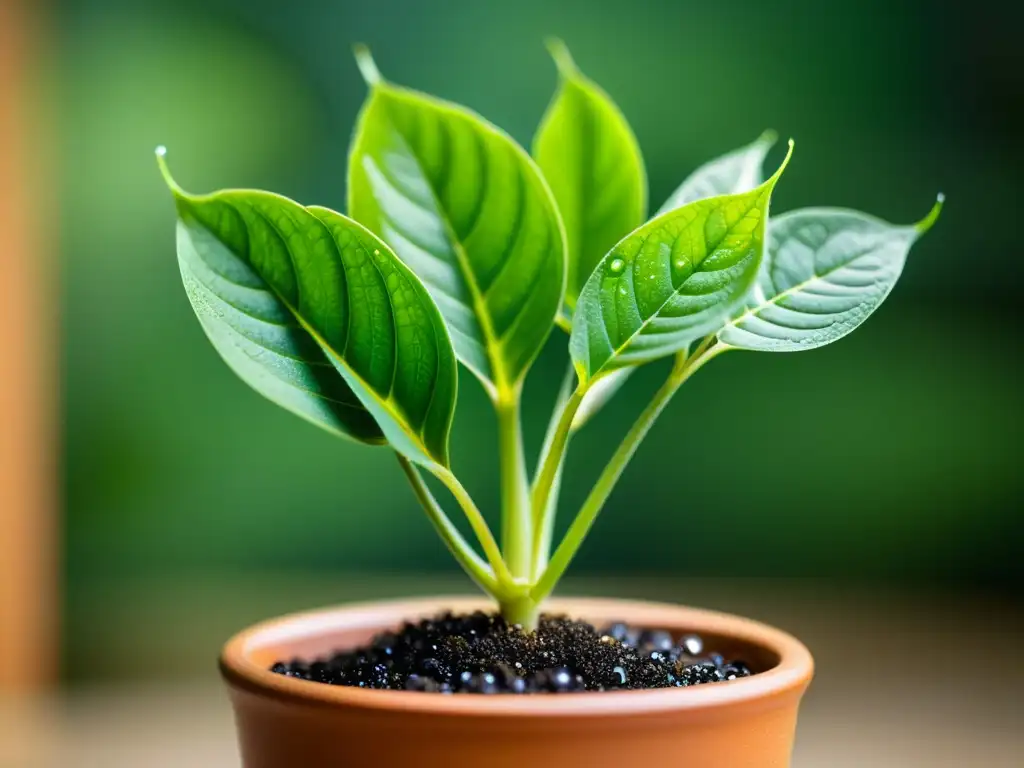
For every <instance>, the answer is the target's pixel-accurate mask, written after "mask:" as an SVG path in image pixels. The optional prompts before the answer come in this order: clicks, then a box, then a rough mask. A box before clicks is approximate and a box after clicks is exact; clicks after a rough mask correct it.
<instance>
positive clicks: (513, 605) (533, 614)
mask: <svg viewBox="0 0 1024 768" xmlns="http://www.w3.org/2000/svg"><path fill="white" fill-rule="evenodd" d="M498 605H499V607H500V609H501V615H502V618H504V619H505V621H506V622H508V623H509V624H518V625H519V626H521V627H522V628H523V629H524V630H526V631H527V632H532V631H533V630H535V629H536V628H537V619H539V618H540V603H539V602H537V601H536V600H533V599H531V598H530V595H529V593H524V594H521V595H517V596H514V597H509V598H507V599H505V600H501V601H499V603H498Z"/></svg>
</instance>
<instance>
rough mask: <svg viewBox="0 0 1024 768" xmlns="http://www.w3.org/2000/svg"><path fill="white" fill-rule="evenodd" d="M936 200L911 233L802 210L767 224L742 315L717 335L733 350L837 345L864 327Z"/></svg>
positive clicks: (837, 213)
mask: <svg viewBox="0 0 1024 768" xmlns="http://www.w3.org/2000/svg"><path fill="white" fill-rule="evenodd" d="M942 204H943V197H942V195H940V196H939V198H938V200H937V201H936V203H935V206H934V207H933V208H932V210H931V212H930V213H929V214H928V216H927V217H925V219H924V220H922V221H921V222H920V223H918V224H917V225H915V226H909V227H906V226H894V225H892V224H888V223H886V222H884V221H881V220H879V219H876V218H874V217H872V216H868V215H866V214H863V213H858V212H857V211H846V210H840V209H834V208H807V209H804V210H799V211H792V212H790V213H786V214H783V215H782V216H779V217H778V218H776V219H773V220H772V222H771V225H770V226H769V228H768V230H769V231H768V248H767V252H766V254H765V260H764V264H763V265H762V267H761V271H760V274H759V275H758V280H757V283H756V285H755V286H754V288H753V291H752V294H751V297H750V302H749V304H748V306H747V308H746V309H745V310H744V311H743V312H742V313H741V314H740V315H739V316H737V317H735V318H734V319H732V320H731V321H730V322H729V323H728V324H727V325H726V326H725V327H723V328H722V329H721V330H720V331H719V332H718V339H719V341H720V342H721V343H723V344H725V345H728V346H731V347H735V348H737V349H752V350H760V351H765V352H793V351H797V350H802V349H814V348H815V347H820V346H822V345H824V344H829V343H830V342H833V341H836V340H837V339H841V338H842V337H843V336H845V335H846V334H848V333H850V332H851V331H852V330H853V329H855V328H856V327H857V326H859V325H860V324H861V323H863V322H864V321H865V320H867V318H868V316H869V315H870V314H871V313H872V312H874V311H875V309H877V308H878V305H879V304H881V303H882V302H883V301H884V300H885V297H886V296H888V295H889V292H890V291H891V290H892V287H893V286H894V285H895V284H896V281H897V280H898V279H899V276H900V273H901V272H902V271H903V265H904V263H906V260H907V254H908V253H909V251H910V247H911V246H912V245H913V244H914V242H915V241H916V240H917V239H918V238H919V237H920V236H921V235H922V234H924V233H925V232H927V231H928V229H930V228H931V226H932V225H933V224H934V223H935V221H936V219H938V216H939V212H940V211H941V210H942Z"/></svg>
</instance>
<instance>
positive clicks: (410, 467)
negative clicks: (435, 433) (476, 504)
mask: <svg viewBox="0 0 1024 768" xmlns="http://www.w3.org/2000/svg"><path fill="white" fill-rule="evenodd" d="M395 456H397V457H398V463H399V465H401V467H402V471H403V472H405V476H406V477H407V478H409V483H410V484H411V485H412V489H413V492H414V493H415V494H416V498H417V499H418V500H419V502H420V504H421V505H422V507H423V509H424V510H425V511H426V513H427V517H428V518H429V519H430V522H431V523H433V525H434V529H435V530H436V531H437V533H438V535H439V536H440V537H441V539H442V541H444V543H445V545H446V546H447V547H448V551H449V552H451V553H452V555H453V556H454V557H455V560H456V561H457V562H458V563H459V565H461V566H462V568H463V570H465V571H466V573H468V574H469V577H470V578H471V579H473V581H475V582H476V583H477V584H478V585H479V586H480V588H481V589H483V590H484V592H486V593H487V594H489V595H494V594H495V593H496V592H497V591H499V587H498V582H497V581H496V580H495V578H494V572H493V571H492V570H491V568H490V566H489V565H487V563H485V562H484V561H483V560H482V559H481V558H480V556H479V555H477V553H476V552H474V551H473V548H472V547H471V546H470V545H469V543H468V542H467V541H466V540H465V539H464V538H463V537H462V534H461V533H459V530H458V529H457V528H456V527H455V526H454V525H453V524H452V521H451V520H449V519H448V516H447V515H446V514H445V512H444V510H443V509H442V508H441V505H440V504H438V503H437V499H435V498H434V495H433V494H432V493H431V492H430V489H429V488H428V487H427V484H426V483H425V482H423V477H422V476H421V475H420V473H419V470H418V469H417V468H416V467H415V465H414V464H413V463H412V462H411V461H409V460H408V459H407V458H405V457H404V456H403V455H402V454H400V453H397V452H396V453H395Z"/></svg>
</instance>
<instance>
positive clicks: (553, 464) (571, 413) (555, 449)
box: [531, 385, 587, 556]
mask: <svg viewBox="0 0 1024 768" xmlns="http://www.w3.org/2000/svg"><path fill="white" fill-rule="evenodd" d="M586 392H587V390H586V387H585V386H582V385H580V386H578V387H577V388H576V389H575V390H574V391H573V393H572V394H571V395H569V398H568V399H567V400H566V401H565V405H564V407H563V408H562V411H561V413H560V414H559V415H558V421H557V422H556V423H555V427H554V429H553V430H551V429H550V428H549V433H550V435H551V441H550V443H548V446H547V447H548V451H547V453H546V454H544V455H543V457H542V459H541V462H540V469H539V470H538V471H537V477H536V478H535V480H534V484H533V492H532V494H531V496H532V498H531V507H532V509H533V529H534V542H533V545H534V546H533V552H534V553H535V556H536V553H537V552H538V550H539V549H540V537H541V536H542V534H543V528H544V519H543V518H544V516H545V514H546V512H547V508H548V500H549V499H550V498H551V495H552V494H551V492H552V489H553V488H554V484H555V480H556V478H557V477H558V475H559V472H560V469H561V466H562V461H563V460H564V459H565V449H566V446H567V445H568V444H569V434H570V432H571V431H572V420H573V417H575V416H576V411H578V410H579V409H580V403H582V402H583V396H584V395H585V394H586Z"/></svg>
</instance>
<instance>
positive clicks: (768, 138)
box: [754, 128, 779, 149]
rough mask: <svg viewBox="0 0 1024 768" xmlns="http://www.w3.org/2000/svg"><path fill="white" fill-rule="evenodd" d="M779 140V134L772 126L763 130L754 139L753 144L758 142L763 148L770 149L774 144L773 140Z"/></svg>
mask: <svg viewBox="0 0 1024 768" xmlns="http://www.w3.org/2000/svg"><path fill="white" fill-rule="evenodd" d="M778 140H779V134H778V132H776V131H775V130H773V129H772V128H768V129H767V130H765V131H763V132H762V133H761V135H760V136H758V137H757V139H756V140H755V141H754V144H758V145H760V146H762V147H764V148H765V149H770V148H771V147H773V146H775V142H777V141H778Z"/></svg>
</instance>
